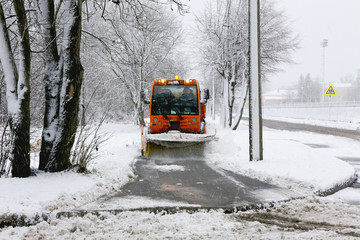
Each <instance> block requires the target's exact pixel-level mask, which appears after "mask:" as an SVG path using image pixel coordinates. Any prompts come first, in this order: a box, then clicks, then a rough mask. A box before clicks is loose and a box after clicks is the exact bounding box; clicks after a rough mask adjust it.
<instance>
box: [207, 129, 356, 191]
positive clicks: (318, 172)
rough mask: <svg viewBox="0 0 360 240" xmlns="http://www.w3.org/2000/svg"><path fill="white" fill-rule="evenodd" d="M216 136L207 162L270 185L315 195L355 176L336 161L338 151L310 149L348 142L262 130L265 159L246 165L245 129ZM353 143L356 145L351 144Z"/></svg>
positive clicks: (295, 133)
mask: <svg viewBox="0 0 360 240" xmlns="http://www.w3.org/2000/svg"><path fill="white" fill-rule="evenodd" d="M217 137H218V138H219V139H218V141H217V142H211V143H209V145H208V146H207V156H206V157H207V160H208V161H210V162H211V163H212V164H215V165H216V166H219V167H221V168H224V169H227V170H231V171H234V172H238V173H242V174H244V175H247V176H250V177H254V178H258V179H262V180H264V181H267V182H271V183H273V184H278V185H279V184H280V185H282V184H286V185H287V187H288V188H294V187H299V185H300V188H298V189H299V190H301V188H304V189H306V188H311V189H312V191H314V192H316V191H325V190H328V189H330V188H332V187H334V186H335V185H337V184H341V183H344V182H347V181H349V180H350V179H351V178H353V177H354V175H355V169H354V168H353V167H352V166H351V165H350V164H348V163H346V162H344V161H342V160H340V159H338V158H337V155H336V151H339V149H338V148H335V150H333V149H330V148H313V147H311V146H309V145H311V144H328V145H329V146H328V147H334V146H330V145H335V144H337V143H339V144H341V143H342V142H344V141H347V139H343V138H339V137H333V136H324V135H320V134H313V133H306V132H290V131H280V130H272V129H267V128H264V132H263V142H264V160H263V161H258V162H249V147H248V146H249V140H248V126H246V125H240V127H239V129H238V130H237V131H232V130H229V129H225V130H223V129H221V130H220V129H217ZM306 144H308V145H306ZM352 144H354V145H356V144H357V143H355V141H352ZM356 149H357V148H354V152H353V153H352V154H353V155H355V154H356V152H355V151H356ZM347 154H351V153H347ZM284 180H286V181H284Z"/></svg>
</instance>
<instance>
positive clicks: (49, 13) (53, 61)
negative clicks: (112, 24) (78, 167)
mask: <svg viewBox="0 0 360 240" xmlns="http://www.w3.org/2000/svg"><path fill="white" fill-rule="evenodd" d="M37 2H38V9H39V11H38V12H39V16H40V19H41V20H40V23H41V25H42V29H43V36H44V49H45V73H44V84H45V99H46V100H45V117H44V129H43V134H42V146H41V153H40V165H39V169H45V170H48V171H61V170H64V169H67V168H68V167H69V166H70V160H69V157H70V151H71V148H72V146H73V143H74V138H75V133H76V129H77V124H78V112H79V100H80V92H81V88H82V83H83V67H82V64H81V58H80V46H81V35H82V34H81V30H82V6H83V2H84V1H83V0H67V1H54V0H37ZM113 2H114V3H116V4H118V5H119V6H118V8H117V9H118V14H119V16H121V18H122V19H125V20H126V19H127V18H130V17H132V16H133V15H135V16H136V19H137V20H138V19H139V17H141V15H142V13H143V12H144V11H145V10H146V8H148V6H147V5H146V4H145V3H146V2H155V3H158V4H160V3H163V4H165V3H169V2H170V3H174V4H176V6H178V9H183V8H182V6H183V5H182V4H181V2H180V1H175V0H167V1H163V2H162V1H160V0H147V1H141V0H137V1H116V0H114V1H113ZM56 3H57V4H58V5H56ZM86 3H87V2H86ZM106 3H107V1H99V2H96V1H95V2H94V4H96V5H97V6H102V13H105V10H106ZM61 8H62V9H63V10H64V14H63V16H62V19H58V17H59V16H58V15H57V13H58V12H59V11H58V10H59V9H61ZM103 16H104V15H103ZM60 20H61V25H62V26H63V30H62V34H61V36H62V37H61V39H57V35H58V34H60V31H59V29H57V27H56V26H57V25H56V21H60Z"/></svg>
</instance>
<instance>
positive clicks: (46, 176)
mask: <svg viewBox="0 0 360 240" xmlns="http://www.w3.org/2000/svg"><path fill="white" fill-rule="evenodd" d="M101 133H102V134H105V133H107V134H110V136H111V139H110V140H108V141H107V142H105V143H104V144H103V145H102V146H100V149H99V151H100V154H99V157H98V158H97V159H95V160H94V161H93V162H90V164H89V166H88V167H89V170H90V171H93V172H94V174H87V175H85V174H78V173H75V172H73V171H65V172H60V173H45V172H43V171H38V172H37V173H36V174H37V176H33V177H29V178H0V193H1V195H0V202H1V204H0V215H2V214H9V213H18V214H26V215H29V216H30V215H34V214H36V213H37V212H38V213H41V212H43V211H45V212H48V211H57V210H62V211H64V210H71V209H74V208H77V207H80V206H82V205H83V204H85V203H88V202H92V201H95V200H96V199H97V198H99V197H100V196H101V195H103V194H106V193H108V192H110V191H114V190H115V189H118V188H120V186H122V185H123V184H125V183H126V182H128V181H129V179H130V178H132V177H133V176H134V173H133V170H132V162H133V161H134V159H135V156H138V155H139V153H140V152H139V146H140V129H139V127H138V126H134V125H122V124H107V125H104V126H103V127H102V129H101ZM32 160H33V162H32V164H31V165H32V166H33V167H35V166H34V165H35V164H34V162H38V159H36V155H34V154H32Z"/></svg>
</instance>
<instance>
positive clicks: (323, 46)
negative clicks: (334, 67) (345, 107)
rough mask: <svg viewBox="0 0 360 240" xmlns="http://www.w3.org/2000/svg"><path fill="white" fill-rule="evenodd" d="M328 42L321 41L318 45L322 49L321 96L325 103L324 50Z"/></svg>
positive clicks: (325, 40)
mask: <svg viewBox="0 0 360 240" xmlns="http://www.w3.org/2000/svg"><path fill="white" fill-rule="evenodd" d="M328 42H329V41H328V40H327V39H323V40H322V42H321V43H320V46H321V47H322V48H323V52H322V85H323V87H322V91H321V92H322V96H323V102H325V94H324V92H325V91H326V84H325V48H326V47H327V46H328Z"/></svg>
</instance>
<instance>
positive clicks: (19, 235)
mask: <svg viewBox="0 0 360 240" xmlns="http://www.w3.org/2000/svg"><path fill="white" fill-rule="evenodd" d="M359 215H360V207H359V206H349V205H341V204H331V203H328V202H326V201H324V200H323V199H322V198H319V197H308V198H306V199H300V200H294V201H291V202H288V203H283V204H279V205H278V206H276V207H274V208H271V209H265V210H259V211H255V210H254V211H248V212H245V213H242V212H239V213H233V214H224V213H223V212H222V211H221V210H212V211H209V212H207V211H199V212H196V213H192V214H190V213H187V212H178V213H176V214H166V213H162V214H154V213H149V212H144V211H134V212H131V211H126V212H121V213H118V214H117V215H113V214H110V213H109V212H104V213H102V215H101V216H100V217H97V216H95V215H92V214H87V215H85V216H84V217H71V218H61V219H55V220H53V221H52V222H51V223H47V222H41V223H39V224H37V225H35V226H31V227H27V228H26V227H18V228H12V227H9V228H6V229H0V239H355V237H351V236H358V235H359V234H360V231H359V229H360V219H359V218H358V216H359ZM251 216H255V217H258V218H259V217H262V216H268V217H267V218H266V221H265V222H267V223H265V222H264V223H261V221H260V222H259V221H253V220H251ZM264 220H265V219H264ZM279 223H280V225H278V224H279ZM301 224H305V225H301ZM297 225H300V227H299V228H297ZM301 226H303V228H301ZM346 234H350V235H346ZM351 234H352V235H351Z"/></svg>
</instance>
